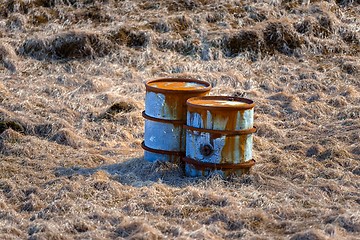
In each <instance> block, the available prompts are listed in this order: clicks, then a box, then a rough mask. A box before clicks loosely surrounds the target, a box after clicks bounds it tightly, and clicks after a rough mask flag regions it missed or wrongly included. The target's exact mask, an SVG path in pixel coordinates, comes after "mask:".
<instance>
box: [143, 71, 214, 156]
mask: <svg viewBox="0 0 360 240" xmlns="http://www.w3.org/2000/svg"><path fill="white" fill-rule="evenodd" d="M145 87H146V96H145V111H144V112H143V113H142V116H143V117H144V119H145V134H144V144H143V148H144V150H145V152H144V158H145V159H146V160H147V161H150V162H153V161H156V160H160V161H171V162H179V161H180V155H181V154H171V153H174V152H179V153H180V152H181V153H183V154H182V155H185V132H184V129H183V125H184V124H185V123H186V101H187V99H189V98H191V97H199V96H205V95H207V94H208V93H209V91H210V89H211V85H210V84H209V83H207V82H204V81H200V80H196V79H183V78H160V79H154V80H150V81H147V82H146V83H145Z"/></svg>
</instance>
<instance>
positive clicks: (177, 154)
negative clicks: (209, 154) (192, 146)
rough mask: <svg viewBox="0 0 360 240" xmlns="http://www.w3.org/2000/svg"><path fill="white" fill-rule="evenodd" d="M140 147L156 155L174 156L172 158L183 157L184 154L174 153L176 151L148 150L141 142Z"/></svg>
mask: <svg viewBox="0 0 360 240" xmlns="http://www.w3.org/2000/svg"><path fill="white" fill-rule="evenodd" d="M141 147H142V148H143V149H144V150H146V151H149V152H152V153H158V154H166V155H174V156H184V155H185V154H184V152H176V151H165V150H159V149H154V148H149V147H148V146H146V145H145V142H144V141H142V143H141Z"/></svg>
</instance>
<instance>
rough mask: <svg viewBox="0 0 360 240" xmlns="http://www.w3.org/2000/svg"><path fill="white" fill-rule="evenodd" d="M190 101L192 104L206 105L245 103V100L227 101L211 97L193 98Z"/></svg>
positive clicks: (232, 105)
mask: <svg viewBox="0 0 360 240" xmlns="http://www.w3.org/2000/svg"><path fill="white" fill-rule="evenodd" d="M191 103H192V104H194V105H201V106H207V107H240V106H244V105H247V103H245V102H238V101H227V100H213V99H193V100H191Z"/></svg>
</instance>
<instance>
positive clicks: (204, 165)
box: [181, 157, 255, 170]
mask: <svg viewBox="0 0 360 240" xmlns="http://www.w3.org/2000/svg"><path fill="white" fill-rule="evenodd" d="M181 160H182V161H183V162H185V163H188V164H191V165H193V166H194V167H195V168H196V169H198V170H205V169H209V168H210V169H212V170H231V169H232V170H237V169H248V168H251V167H252V166H254V165H255V160H254V159H251V160H250V161H247V162H242V163H237V164H235V163H208V162H199V161H196V160H195V159H193V158H188V157H183V158H182V159H181Z"/></svg>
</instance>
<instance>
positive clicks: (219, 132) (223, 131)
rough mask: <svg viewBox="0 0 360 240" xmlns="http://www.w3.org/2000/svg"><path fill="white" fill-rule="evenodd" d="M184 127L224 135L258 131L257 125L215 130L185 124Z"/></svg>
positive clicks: (246, 133)
mask: <svg viewBox="0 0 360 240" xmlns="http://www.w3.org/2000/svg"><path fill="white" fill-rule="evenodd" d="M183 128H185V129H186V130H190V131H198V132H207V133H210V134H211V133H212V134H220V135H223V136H239V135H248V134H251V133H255V132H256V131H257V129H256V127H253V128H249V129H245V130H235V131H230V130H214V129H205V128H196V127H192V126H188V125H184V126H183Z"/></svg>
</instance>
